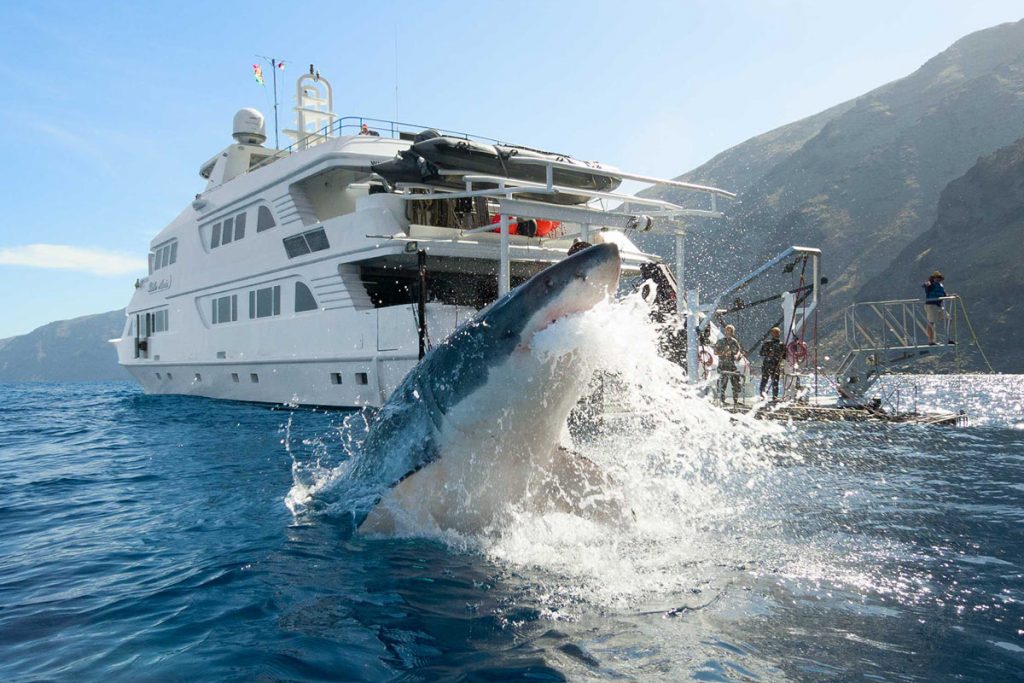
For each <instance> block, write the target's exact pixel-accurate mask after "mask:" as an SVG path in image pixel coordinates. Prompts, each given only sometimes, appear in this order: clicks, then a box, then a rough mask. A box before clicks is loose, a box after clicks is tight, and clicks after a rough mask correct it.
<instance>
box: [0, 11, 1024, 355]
mask: <svg viewBox="0 0 1024 683" xmlns="http://www.w3.org/2000/svg"><path fill="white" fill-rule="evenodd" d="M1022 16H1024V6H1022V5H1021V4H1020V2H1019V1H1017V2H1003V1H987V2H974V3H965V2H938V1H933V2H919V1H913V2H906V1H904V2H893V1H892V0H889V1H887V2H866V1H860V2H853V3H850V2H847V3H839V2H788V1H783V0H761V1H754V0H750V1H748V2H739V1H728V0H727V1H718V2H712V1H710V0H709V1H706V2H700V1H693V2H648V1H644V0H632V1H630V2H621V1H619V2H604V1H597V0H594V1H587V2H585V1H583V0H577V1H575V2H567V1H564V2H559V1H557V0H544V1H539V2H535V1H533V0H519V1H517V2H483V1H477V2H444V1H434V2H402V1H398V0H395V1H390V2H389V1H383V0H372V1H371V0H367V1H365V2H361V3H354V2H341V1H339V0H333V1H332V2H316V1H313V2H302V3H287V2H286V3H281V2H255V1H250V2H208V1H206V2H193V1H191V0H178V1H175V2H125V3H120V2H67V3H53V2H32V3H15V2H6V1H4V2H0V122H2V125H0V149H2V150H3V163H2V165H0V186H2V188H3V191H2V195H0V196H2V197H3V212H2V214H0V300H2V301H3V315H0V338H3V337H7V336H11V335H15V334H22V333H25V332H28V331H30V330H32V329H33V328H35V327H37V326H39V325H42V324H44V323H47V322H50V321H53V320H59V319H65V318H71V317H75V316H79V315H86V314H89V313H99V312H103V311H108V310H111V309H114V308H119V307H121V306H123V305H124V304H125V303H127V301H128V298H129V297H130V295H131V293H132V283H133V282H134V280H135V278H136V277H138V276H140V275H144V273H145V266H144V264H145V257H146V254H147V253H148V248H149V240H150V239H151V238H152V237H153V236H154V235H155V234H156V232H157V231H158V230H160V229H161V228H162V227H163V226H164V225H166V224H167V223H168V222H169V221H170V220H171V219H172V218H173V217H174V216H175V215H177V213H178V212H179V211H181V209H182V208H183V207H184V206H185V205H186V203H187V202H188V201H189V200H190V199H191V198H192V196H193V195H194V194H195V193H196V192H198V191H200V190H201V189H202V187H203V182H202V181H201V180H200V178H199V176H198V173H197V172H198V168H199V165H200V164H201V163H202V162H203V161H204V160H206V159H208V158H209V157H210V156H212V155H213V154H215V153H216V152H217V151H219V150H220V149H221V147H223V146H224V145H226V144H227V143H228V142H230V133H231V117H232V115H233V114H234V112H235V111H236V110H238V109H239V108H241V107H244V106H255V107H258V108H259V109H261V110H263V111H264V112H265V113H267V114H268V119H270V118H271V117H270V107H269V105H270V101H271V97H270V95H269V88H268V89H264V88H260V87H259V86H258V85H257V84H256V83H255V81H254V80H253V78H252V75H251V64H252V63H253V61H255V59H256V58H255V55H256V54H264V55H272V56H278V57H281V58H284V59H285V60H287V62H286V63H287V69H286V71H285V72H284V74H283V82H284V85H283V87H282V88H281V102H282V105H283V108H282V114H283V116H282V127H285V126H286V125H288V124H290V123H291V111H290V107H291V106H292V91H293V84H294V79H295V78H296V77H297V76H298V75H299V73H300V72H301V71H302V70H304V69H307V68H308V65H309V63H311V62H312V63H315V64H316V65H317V67H318V68H319V70H320V71H321V72H322V73H323V74H324V76H327V77H329V78H330V79H331V81H332V83H333V84H334V86H335V109H336V110H337V111H338V112H339V113H341V114H350V115H363V116H372V117H379V118H387V119H391V118H395V117H396V116H397V118H398V119H400V120H402V121H408V122H412V123H422V124H427V125H433V126H438V127H444V128H449V129H456V130H465V131H468V132H473V133H478V134H481V135H488V136H492V137H497V138H501V139H505V140H514V141H517V142H520V143H522V144H528V145H533V146H537V147H545V148H549V149H553V150H557V151H563V152H566V153H569V154H573V155H575V156H578V157H581V158H584V159H599V160H601V161H605V162H607V163H611V164H614V165H616V166H619V167H621V168H625V169H629V170H631V171H635V172H639V173H647V174H651V175H659V176H674V175H679V174H680V173H683V172H685V171H687V170H689V169H691V168H693V167H695V166H697V165H699V164H700V163H702V162H704V161H706V160H707V159H708V158H710V157H711V156H713V155H714V154H716V153H718V152H720V151H722V150H724V149H726V148H728V147H730V146H732V145H734V144H737V143H739V142H742V141H743V140H745V139H747V138H749V137H751V136H754V135H757V134H759V133H762V132H765V131H768V130H770V129H772V128H775V127H777V126H780V125H783V124H785V123H789V122H791V121H794V120H796V119H799V118H801V117H804V116H807V115H810V114H813V113H815V112H818V111H820V110H822V109H824V108H827V107H829V106H831V105H833V104H837V103H838V102H841V101H843V100H846V99H849V98H851V97H855V96H857V95H859V94H862V93H864V92H866V91H868V90H870V89H871V88H874V87H876V86H879V85H882V84H883V83H887V82H889V81H891V80H894V79H897V78H900V77H902V76H905V75H906V74H908V73H910V72H911V71H913V70H914V69H916V68H917V67H919V66H920V65H921V64H923V63H924V62H925V61H926V60H927V59H928V58H930V57H932V56H933V55H935V54H936V53H938V52H940V51H941V50H943V49H945V48H946V47H947V46H948V45H949V44H951V43H952V42H954V41H955V40H956V39H958V38H960V37H962V36H963V35H966V34H967V33H970V32H972V31H975V30H978V29H982V28H986V27H988V26H993V25H995V24H998V23H1002V22H1006V21H1015V20H1017V19H1020V18H1021V17H1022ZM268 71H269V69H268ZM396 74H397V104H396ZM33 245H44V246H33ZM55 266H61V267H59V268H58V267H55Z"/></svg>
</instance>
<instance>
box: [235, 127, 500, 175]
mask: <svg viewBox="0 0 1024 683" xmlns="http://www.w3.org/2000/svg"><path fill="white" fill-rule="evenodd" d="M364 123H365V124H367V128H369V129H370V130H372V131H373V132H375V133H378V134H380V133H387V135H386V137H389V138H391V139H393V140H394V139H399V138H400V137H401V134H402V133H407V134H415V133H418V132H420V131H423V130H426V129H428V128H432V129H433V130H436V131H437V132H439V133H441V134H442V135H445V136H447V137H455V138H461V139H463V140H476V141H479V142H486V143H489V144H492V145H499V144H502V143H501V140H498V139H496V138H489V137H486V136H483V135H475V134H472V133H464V132H461V131H456V130H448V129H447V128H436V127H433V126H421V125H417V124H415V123H405V122H402V121H391V120H389V119H375V118H371V117H368V116H342V117H339V118H337V119H335V120H334V121H331V122H330V123H329V124H327V125H326V126H324V127H323V128H321V129H320V130H317V131H314V132H312V133H306V134H305V135H303V136H302V137H301V138H300V139H298V140H296V141H295V142H293V143H292V144H290V145H288V146H287V147H285V148H284V149H279V150H277V151H275V152H274V153H273V154H271V155H270V156H268V157H267V158H266V159H263V160H261V161H260V162H259V163H258V164H256V165H254V166H253V167H252V168H251V169H249V170H250V171H254V170H256V169H257V168H262V167H264V166H266V165H268V164H271V163H273V162H274V161H276V160H278V159H282V158H284V157H286V156H288V155H290V154H292V153H293V152H297V151H299V150H303V149H309V148H310V147H314V146H316V145H318V144H321V143H323V142H325V141H326V140H327V139H328V138H331V137H334V136H340V135H342V134H343V133H344V131H346V130H352V131H354V132H353V133H352V135H358V134H359V131H360V130H361V129H362V127H363V124H364ZM375 137H376V136H375ZM312 141H317V142H312Z"/></svg>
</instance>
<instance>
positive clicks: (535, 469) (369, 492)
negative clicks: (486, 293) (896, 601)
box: [331, 244, 623, 533]
mask: <svg viewBox="0 0 1024 683" xmlns="http://www.w3.org/2000/svg"><path fill="white" fill-rule="evenodd" d="M619 272H620V261H619V252H618V248H617V247H616V246H615V245H614V244H599V245H595V246H592V247H588V248H586V249H583V250H581V251H579V252H577V253H575V254H573V255H572V256H569V257H568V258H566V259H565V260H563V261H560V262H559V263H556V264H554V265H552V266H550V267H548V268H547V269H545V270H543V271H541V272H540V273H538V274H537V275H535V276H534V277H532V278H531V279H529V280H527V281H526V282H524V283H523V284H521V285H519V286H518V287H516V288H515V289H514V290H512V291H511V292H510V293H509V294H507V295H505V296H504V297H502V298H501V299H499V300H497V301H496V302H494V303H493V304H491V305H490V306H489V307H487V308H486V309H484V310H482V311H481V312H480V313H479V314H478V315H477V316H476V317H475V318H474V319H472V320H471V321H469V322H467V323H466V324H464V325H462V326H461V327H459V328H458V329H457V330H456V331H455V332H454V333H452V335H450V336H449V337H448V338H447V339H446V340H445V341H444V342H442V343H441V344H439V345H438V346H437V347H435V348H434V349H432V350H431V351H430V352H429V353H428V354H427V355H426V356H425V357H424V358H423V360H422V361H421V362H420V363H419V364H418V365H417V366H416V367H415V368H414V369H413V370H412V371H411V372H410V373H409V374H408V375H407V376H406V378H405V380H404V381H403V383H402V384H401V385H400V386H399V387H398V388H397V389H396V390H395V391H394V393H393V394H392V395H391V397H390V398H389V399H388V401H387V402H386V403H385V404H384V406H383V407H382V408H381V410H380V411H379V412H378V413H377V414H376V415H375V416H374V418H373V419H372V422H371V423H370V425H369V432H368V435H367V437H366V440H365V441H364V443H363V444H362V448H361V451H360V453H359V454H358V457H355V458H353V460H352V461H350V463H349V467H348V468H347V470H346V471H345V473H344V475H343V476H342V477H340V480H341V481H339V482H337V484H338V487H339V488H337V489H336V490H335V491H334V493H335V494H336V495H335V496H331V498H334V500H337V501H339V502H342V505H344V506H345V507H346V508H347V509H348V510H351V511H352V514H353V519H354V522H355V525H356V526H357V527H358V528H359V530H360V531H361V532H370V533H390V532H393V531H394V530H396V529H398V530H401V529H424V528H435V529H438V530H454V531H458V532H464V533H473V532H478V531H484V530H486V529H488V528H489V527H491V526H492V525H493V524H495V522H497V521H498V517H499V516H500V515H502V514H504V513H505V512H506V511H507V510H508V509H509V508H510V506H512V507H515V508H516V509H520V510H528V511H535V512H548V511H562V512H569V513H573V514H579V515H582V516H585V517H590V518H599V519H617V518H619V517H620V516H621V511H622V509H623V508H622V506H621V502H620V501H619V500H618V499H617V498H616V497H615V494H614V493H612V492H611V491H612V489H613V487H611V486H609V483H610V481H609V479H608V477H607V476H606V475H605V474H604V472H603V471H602V470H601V469H600V468H599V467H598V466H596V465H595V464H594V463H592V462H591V461H590V460H587V459H586V458H583V457H582V456H579V455H576V454H574V453H572V452H570V451H568V450H566V449H565V448H564V447H562V446H561V445H560V444H561V442H562V440H563V435H564V434H565V424H566V419H567V417H568V415H569V413H570V411H571V410H572V409H573V407H574V406H575V405H576V403H577V402H578V401H579V399H580V397H581V395H582V394H583V392H584V391H585V390H586V387H587V384H588V381H589V379H590V378H589V374H588V373H587V372H585V371H584V367H583V362H582V355H581V353H580V351H579V350H576V351H570V352H568V353H564V354H563V355H560V356H557V357H553V356H547V355H545V354H543V353H537V352H536V350H535V349H533V348H532V347H531V343H532V342H533V340H534V337H535V335H536V334H537V333H538V332H540V331H541V330H544V329H545V328H547V327H548V326H549V325H551V324H553V323H555V322H557V321H559V320H560V319H562V318H565V317H566V316H570V315H573V314H577V313H582V312H584V311H587V310H589V309H590V308H592V307H593V306H594V305H595V304H597V303H598V302H600V301H602V300H604V299H606V298H608V297H609V296H611V295H612V294H614V292H615V291H616V289H617V287H618V282H619ZM370 482H373V483H374V484H375V485H372V484H370Z"/></svg>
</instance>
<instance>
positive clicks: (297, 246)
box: [284, 235, 309, 258]
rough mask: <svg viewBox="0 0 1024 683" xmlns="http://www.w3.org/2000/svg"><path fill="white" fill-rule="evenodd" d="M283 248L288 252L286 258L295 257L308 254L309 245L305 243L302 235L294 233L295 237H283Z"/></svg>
mask: <svg viewBox="0 0 1024 683" xmlns="http://www.w3.org/2000/svg"><path fill="white" fill-rule="evenodd" d="M284 250H285V252H286V253H287V254H288V258H295V257H296V256H302V255H303V254H308V253H309V245H308V244H306V238H305V237H303V236H302V235H296V236H295V237H287V238H285V240H284Z"/></svg>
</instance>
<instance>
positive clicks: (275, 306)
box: [249, 285, 281, 318]
mask: <svg viewBox="0 0 1024 683" xmlns="http://www.w3.org/2000/svg"><path fill="white" fill-rule="evenodd" d="M275 315H281V285H274V286H273V287H265V288H263V289H254V290H252V291H250V292H249V317H250V318H269V317H271V316H275Z"/></svg>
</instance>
